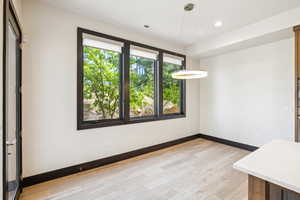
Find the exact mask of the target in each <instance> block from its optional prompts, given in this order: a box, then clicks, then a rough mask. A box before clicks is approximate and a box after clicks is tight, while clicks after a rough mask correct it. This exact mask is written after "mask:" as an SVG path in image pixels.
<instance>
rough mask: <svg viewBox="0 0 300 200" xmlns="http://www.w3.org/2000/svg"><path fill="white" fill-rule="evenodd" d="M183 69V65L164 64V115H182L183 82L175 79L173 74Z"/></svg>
mask: <svg viewBox="0 0 300 200" xmlns="http://www.w3.org/2000/svg"><path fill="white" fill-rule="evenodd" d="M180 69H182V66H181V65H176V64H171V63H167V62H164V64H163V113H164V114H172V113H180V112H181V111H180V103H181V100H180V99H181V95H180V94H181V86H180V85H181V80H177V79H173V78H172V73H173V72H175V71H178V70H180Z"/></svg>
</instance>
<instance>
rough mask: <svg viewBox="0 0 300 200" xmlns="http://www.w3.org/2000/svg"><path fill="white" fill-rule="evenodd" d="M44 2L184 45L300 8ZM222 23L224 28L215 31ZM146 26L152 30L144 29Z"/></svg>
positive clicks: (245, 1)
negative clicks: (185, 9)
mask: <svg viewBox="0 0 300 200" xmlns="http://www.w3.org/2000/svg"><path fill="white" fill-rule="evenodd" d="M41 1H44V2H47V3H49V4H52V5H54V6H57V7H60V8H64V9H67V10H70V11H72V12H75V13H78V14H81V15H84V16H89V17H92V18H95V19H97V20H99V21H102V22H106V23H111V24H115V25H121V26H123V27H124V26H125V27H127V28H128V29H132V30H134V31H137V32H141V33H145V34H148V35H149V34H150V35H152V36H154V37H159V38H161V39H164V40H167V41H170V42H174V43H176V44H180V45H184V46H188V45H191V44H193V43H195V42H196V41H198V40H200V39H203V38H206V37H210V36H213V35H217V34H221V33H224V32H226V31H230V30H233V29H236V28H239V27H242V26H245V25H248V24H251V23H255V22H257V21H260V20H262V19H265V18H268V17H271V16H273V15H276V14H279V13H280V12H284V11H287V10H289V9H292V8H295V7H297V6H300V0H88V1H87V0H41ZM187 3H195V4H196V7H195V9H194V10H193V11H192V12H184V11H183V7H184V5H185V4H187ZM218 20H221V21H222V22H223V24H224V25H223V26H222V27H220V28H215V27H214V23H215V22H216V21H218ZM145 24H147V25H149V26H150V28H149V29H146V28H144V25H145Z"/></svg>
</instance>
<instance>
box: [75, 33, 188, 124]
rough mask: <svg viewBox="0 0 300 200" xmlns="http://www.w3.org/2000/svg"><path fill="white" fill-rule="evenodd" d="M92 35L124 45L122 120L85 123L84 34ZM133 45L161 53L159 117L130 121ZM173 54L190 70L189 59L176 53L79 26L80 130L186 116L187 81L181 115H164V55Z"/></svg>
mask: <svg viewBox="0 0 300 200" xmlns="http://www.w3.org/2000/svg"><path fill="white" fill-rule="evenodd" d="M84 33H85V34H90V35H94V36H97V37H102V38H105V39H109V40H115V41H118V42H122V43H123V44H124V46H123V48H122V54H121V62H120V63H122V66H121V67H120V73H121V81H120V83H122V84H120V90H122V91H121V92H120V94H121V95H120V117H119V119H111V120H93V121H84V120H83V112H84V110H83V106H84V105H83V44H82V41H83V38H82V35H83V34H84ZM130 45H134V46H138V47H142V48H147V49H150V50H154V51H157V52H158V53H159V55H158V60H157V63H155V66H154V71H155V73H154V80H155V87H154V88H155V91H154V93H155V100H154V101H155V103H154V105H155V114H154V115H153V116H145V117H139V118H138V119H137V118H130V108H129V107H130V94H129V83H130V80H129V79H130V73H129V68H130V66H129V65H130V60H129V57H130ZM164 53H166V54H170V55H174V56H179V57H182V58H183V62H182V67H183V69H185V68H186V66H185V65H186V56H185V55H183V54H179V53H176V52H172V51H168V50H164V49H160V48H156V47H153V46H149V45H146V44H141V43H138V42H134V41H130V40H126V39H123V38H119V37H115V36H111V35H107V34H104V33H99V32H96V31H92V30H87V29H83V28H80V27H78V28H77V54H78V55H77V130H84V129H91V128H100V127H108V126H119V125H126V124H133V123H142V122H150V121H158V120H167V119H176V118H184V117H186V81H185V80H182V81H181V84H180V87H181V89H180V91H181V93H180V113H172V114H164V113H163V76H162V73H163V54H164Z"/></svg>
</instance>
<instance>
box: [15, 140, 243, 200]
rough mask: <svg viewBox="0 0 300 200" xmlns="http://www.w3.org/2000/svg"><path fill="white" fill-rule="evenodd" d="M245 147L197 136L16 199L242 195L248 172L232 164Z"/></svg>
mask: <svg viewBox="0 0 300 200" xmlns="http://www.w3.org/2000/svg"><path fill="white" fill-rule="evenodd" d="M248 153H249V152H248V151H245V150H241V149H238V148H234V147H230V146H227V145H223V144H219V143H215V142H212V141H208V140H204V139H197V140H193V141H190V142H187V143H184V144H180V145H176V146H174V147H170V148H167V149H163V150H161V151H157V152H153V153H149V154H146V155H142V156H139V157H136V158H132V159H128V160H126V161H121V162H118V163H114V164H111V165H108V166H104V167H100V168H97V169H93V170H89V171H85V172H81V173H78V174H75V175H71V176H68V177H63V178H60V179H56V180H52V181H49V182H45V183H41V184H38V185H34V186H31V187H28V188H25V189H24V192H23V193H22V195H21V200H120V199H122V200H246V199H247V197H248V194H247V185H248V181H247V175H245V174H242V173H240V172H238V171H235V170H234V169H233V168H232V164H233V163H234V162H236V161H237V160H239V159H240V158H242V157H243V156H245V155H247V154H248Z"/></svg>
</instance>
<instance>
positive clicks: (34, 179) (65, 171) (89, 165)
mask: <svg viewBox="0 0 300 200" xmlns="http://www.w3.org/2000/svg"><path fill="white" fill-rule="evenodd" d="M199 138H203V139H207V140H211V141H214V142H218V143H222V144H225V145H229V146H233V147H238V148H240V149H244V150H248V151H255V150H256V149H258V147H255V146H251V145H247V144H242V143H238V142H233V141H230V140H225V139H221V138H216V137H212V136H208V135H203V134H196V135H192V136H188V137H184V138H180V139H177V140H173V141H169V142H165V143H162V144H157V145H154V146H150V147H145V148H142V149H138V150H134V151H130V152H127V153H122V154H118V155H114V156H111V157H107V158H102V159H99V160H95V161H91V162H86V163H82V164H78V165H74V166H71V167H66V168H62V169H57V170H54V171H50V172H46V173H42V174H38V175H34V176H30V177H26V178H24V179H23V182H22V183H23V185H22V186H23V187H28V186H32V185H35V184H39V183H43V182H46V181H50V180H53V179H56V178H61V177H64V176H68V175H72V174H76V173H78V172H81V171H86V170H90V169H94V168H97V167H101V166H104V165H108V164H112V163H115V162H119V161H122V160H126V159H129V158H133V157H136V156H140V155H143V154H147V153H151V152H154V151H158V150H161V149H164V148H168V147H171V146H174V145H178V144H181V143H185V142H188V141H191V140H195V139H199Z"/></svg>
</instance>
